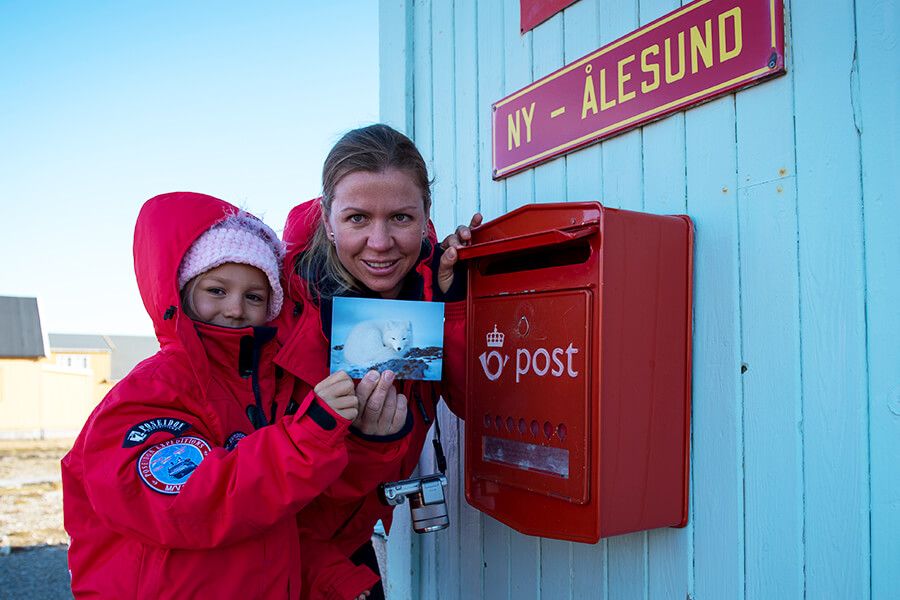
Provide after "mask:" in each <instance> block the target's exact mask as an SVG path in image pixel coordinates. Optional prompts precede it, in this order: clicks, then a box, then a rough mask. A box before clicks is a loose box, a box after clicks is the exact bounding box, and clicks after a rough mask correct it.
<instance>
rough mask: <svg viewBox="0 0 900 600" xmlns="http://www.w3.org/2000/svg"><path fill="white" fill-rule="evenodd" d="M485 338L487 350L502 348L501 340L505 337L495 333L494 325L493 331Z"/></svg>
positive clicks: (495, 327) (497, 332) (495, 325)
mask: <svg viewBox="0 0 900 600" xmlns="http://www.w3.org/2000/svg"><path fill="white" fill-rule="evenodd" d="M485 338H487V345H488V348H502V347H503V340H504V339H505V338H506V336H505V335H503V334H502V333H500V332H499V331H497V324H496V323H495V324H494V330H493V331H491V332H489V333H488V334H487V335H486V336H485Z"/></svg>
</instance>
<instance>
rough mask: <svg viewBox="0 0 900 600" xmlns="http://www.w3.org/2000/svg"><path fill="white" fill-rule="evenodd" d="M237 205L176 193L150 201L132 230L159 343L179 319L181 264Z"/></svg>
mask: <svg viewBox="0 0 900 600" xmlns="http://www.w3.org/2000/svg"><path fill="white" fill-rule="evenodd" d="M237 212H238V209H237V207H235V206H233V205H231V204H229V203H228V202H225V201H224V200H219V199H218V198H213V197H212V196H207V195H206V194H197V193H194V192H172V193H169V194H162V195H160V196H156V197H154V198H151V199H150V200H147V202H145V203H144V206H143V207H142V208H141V212H140V213H139V214H138V218H137V223H136V224H135V227H134V273H135V275H136V276H137V284H138V289H139V290H140V292H141V299H142V300H143V301H144V308H146V309H147V313H149V315H150V318H151V319H152V320H153V327H154V329H155V330H156V334H157V337H159V338H160V339H159V341H160V343H163V342H165V341H166V339H164V338H169V337H170V336H171V335H172V333H173V332H174V324H175V320H176V319H175V317H176V316H181V314H182V311H181V299H180V297H179V296H180V295H179V293H178V266H179V265H180V264H181V259H182V258H183V257H184V255H185V253H186V252H187V250H188V248H190V246H191V244H192V243H193V242H194V240H196V239H197V238H198V237H199V236H200V235H201V234H202V233H203V232H205V231H206V230H207V229H209V228H210V227H212V226H213V225H215V224H216V223H218V222H219V221H221V220H223V219H225V218H226V217H227V216H228V215H230V214H234V213H237Z"/></svg>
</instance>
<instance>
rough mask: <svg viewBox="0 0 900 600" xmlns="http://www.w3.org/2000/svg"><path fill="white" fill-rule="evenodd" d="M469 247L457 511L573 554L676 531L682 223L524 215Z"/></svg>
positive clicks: (571, 207) (686, 393) (686, 352)
mask: <svg viewBox="0 0 900 600" xmlns="http://www.w3.org/2000/svg"><path fill="white" fill-rule="evenodd" d="M472 238H473V239H472V242H473V243H472V245H471V246H469V247H468V248H464V249H462V251H461V252H460V256H461V257H462V258H463V259H467V260H469V261H470V263H469V296H468V300H467V308H466V310H467V334H466V337H467V340H466V341H467V344H466V346H467V348H466V370H467V372H466V440H465V457H466V458H465V465H466V499H467V500H468V502H469V504H471V505H472V506H474V507H475V508H478V509H479V510H481V511H483V512H485V513H487V514H489V515H491V516H492V517H494V518H496V519H498V520H499V521H502V522H503V523H506V524H507V525H509V526H511V527H513V528H515V529H517V530H519V531H521V532H523V533H526V534H530V535H538V536H542V537H550V538H558V539H564V540H573V541H579V542H589V543H595V542H597V541H598V540H599V539H600V538H601V537H607V536H611V535H617V534H621V533H627V532H631V531H638V530H643V529H652V528H655V527H665V526H676V527H681V526H684V525H685V524H686V523H687V510H688V509H687V506H688V505H687V494H688V457H689V444H688V442H689V439H690V389H691V362H690V357H691V273H692V260H691V257H692V247H693V233H692V225H691V221H690V219H689V218H688V217H686V216H660V215H650V214H644V213H638V212H632V211H626V210H615V209H610V208H605V207H603V206H601V205H600V204H599V203H596V202H579V203H565V204H534V205H528V206H524V207H522V208H519V209H517V210H514V211H512V212H510V213H508V214H506V215H503V216H502V217H500V218H498V219H495V220H494V221H491V222H489V223H486V224H485V225H483V226H481V227H479V228H478V229H476V230H475V231H474V232H473V236H472Z"/></svg>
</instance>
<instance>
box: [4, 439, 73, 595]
mask: <svg viewBox="0 0 900 600" xmlns="http://www.w3.org/2000/svg"><path fill="white" fill-rule="evenodd" d="M71 445H72V440H42V441H22V440H14V441H12V440H0V599H3V600H6V599H7V598H9V599H14V598H51V599H56V598H71V597H72V594H71V592H70V591H69V573H68V570H67V567H66V544H67V542H68V537H67V536H66V532H65V530H64V529H63V524H62V522H63V521H62V488H61V485H60V479H59V460H60V459H61V458H62V457H63V455H64V454H65V453H66V452H68V450H69V448H70V447H71Z"/></svg>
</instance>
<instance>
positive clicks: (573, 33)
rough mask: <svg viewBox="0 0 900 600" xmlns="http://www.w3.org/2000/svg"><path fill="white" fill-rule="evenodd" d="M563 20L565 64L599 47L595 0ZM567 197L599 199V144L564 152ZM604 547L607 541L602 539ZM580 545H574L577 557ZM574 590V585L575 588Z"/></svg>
mask: <svg viewBox="0 0 900 600" xmlns="http://www.w3.org/2000/svg"><path fill="white" fill-rule="evenodd" d="M563 18H564V21H565V24H564V27H565V49H564V50H565V63H566V64H568V63H570V62H572V61H574V60H575V59H577V58H580V57H582V56H584V55H585V54H587V53H588V52H591V51H592V50H596V49H597V48H599V47H600V45H601V43H600V7H599V2H598V0H580V1H579V2H576V3H575V4H573V5H572V6H570V7H568V8H566V9H565V11H563ZM565 160H566V174H567V176H566V197H567V198H568V200H569V201H570V202H583V201H592V200H593V201H601V200H602V198H601V174H602V170H603V156H602V145H601V144H595V145H593V146H588V147H587V148H584V149H582V150H579V151H577V152H573V153H571V154H567V155H566V157H565ZM602 543H603V544H604V546H605V544H606V542H602ZM582 548H584V546H582V545H578V546H575V555H576V556H578V555H579V554H580V553H581V552H580V549H582ZM576 589H577V588H576Z"/></svg>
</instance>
